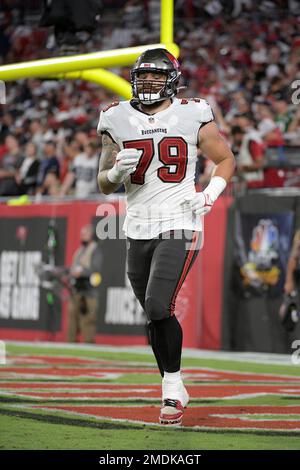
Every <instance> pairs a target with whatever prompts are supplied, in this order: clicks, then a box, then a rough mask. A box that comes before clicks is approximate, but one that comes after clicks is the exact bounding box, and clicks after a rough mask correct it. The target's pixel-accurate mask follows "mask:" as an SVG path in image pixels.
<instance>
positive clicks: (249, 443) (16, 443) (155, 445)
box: [0, 415, 300, 450]
mask: <svg viewBox="0 0 300 470" xmlns="http://www.w3.org/2000/svg"><path fill="white" fill-rule="evenodd" d="M0 429H1V437H0V449H1V450H4V449H6V450H7V449H10V450H13V449H15V450H16V449H27V450H30V449H34V450H38V449H42V450H47V449H51V450H56V449H65V450H67V449H68V450H69V449H70V450H75V449H76V450H78V449H82V450H86V449H87V450H88V449H95V450H124V449H126V450H135V449H139V450H141V449H142V450H154V449H157V450H166V449H169V450H211V449H221V450H237V449H242V450H248V449H249V450H254V449H256V450H273V449H277V450H279V449H280V450H292V449H294V450H295V449H299V442H300V437H297V436H282V435H280V436H274V435H271V436H268V435H260V434H258V435H254V434H251V438H250V434H243V433H238V434H237V433H234V432H232V433H224V434H223V433H208V432H194V431H182V430H180V429H166V428H164V429H161V428H157V429H156V428H154V427H152V428H151V429H150V428H149V429H143V428H141V429H131V430H130V447H128V433H129V431H128V429H120V430H118V431H117V435H118V437H117V439H116V430H115V429H92V428H83V427H78V426H70V425H58V424H48V423H43V422H38V421H35V420H33V419H27V418H17V417H12V416H4V415H2V416H1V415H0Z"/></svg>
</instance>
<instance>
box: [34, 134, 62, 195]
mask: <svg viewBox="0 0 300 470" xmlns="http://www.w3.org/2000/svg"><path fill="white" fill-rule="evenodd" d="M43 150H44V158H43V160H42V161H41V164H40V168H39V173H38V177H37V187H38V189H37V195H49V196H57V195H58V192H59V186H60V184H59V161H58V159H57V156H56V144H55V142H53V141H47V142H45V144H44V149H43Z"/></svg>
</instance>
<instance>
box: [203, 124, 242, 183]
mask: <svg viewBox="0 0 300 470" xmlns="http://www.w3.org/2000/svg"><path fill="white" fill-rule="evenodd" d="M198 145H199V148H200V149H201V151H202V153H203V154H204V155H205V156H206V157H207V158H209V159H210V160H212V161H213V162H214V164H215V165H216V168H215V171H214V176H219V177H221V178H223V179H224V180H225V181H226V183H228V182H229V181H230V179H231V177H232V175H233V173H234V170H235V158H234V155H233V153H232V151H231V150H230V148H229V146H228V144H227V142H226V141H225V139H224V137H223V136H222V135H221V134H220V132H219V129H218V127H217V125H216V124H215V123H214V122H209V123H207V124H206V125H205V126H202V127H200V129H199V132H198Z"/></svg>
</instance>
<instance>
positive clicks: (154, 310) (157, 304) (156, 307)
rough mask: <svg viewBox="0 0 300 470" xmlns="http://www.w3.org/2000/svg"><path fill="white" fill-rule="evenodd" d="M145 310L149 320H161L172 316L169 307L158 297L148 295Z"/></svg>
mask: <svg viewBox="0 0 300 470" xmlns="http://www.w3.org/2000/svg"><path fill="white" fill-rule="evenodd" d="M145 311H146V315H147V317H148V319H149V320H151V321H159V320H163V319H164V318H168V317H170V311H169V308H168V307H167V306H166V305H165V304H164V302H162V301H161V300H160V299H159V298H157V297H152V296H150V297H147V298H146V302H145Z"/></svg>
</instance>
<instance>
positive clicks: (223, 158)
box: [98, 49, 235, 424]
mask: <svg viewBox="0 0 300 470" xmlns="http://www.w3.org/2000/svg"><path fill="white" fill-rule="evenodd" d="M180 74H181V73H180V70H179V63H178V61H177V60H176V58H175V57H174V56H173V55H172V54H170V53H169V52H168V51H167V50H165V49H150V50H147V51H146V52H144V53H143V54H142V55H141V56H140V57H139V58H138V60H137V62H136V64H135V65H134V67H133V69H132V71H131V84H132V95H133V98H132V99H131V100H130V101H123V102H120V103H118V102H114V103H112V104H111V105H110V106H108V107H107V108H106V109H104V110H103V111H102V112H101V114H100V120H99V125H98V133H99V134H102V153H101V158H100V164H99V174H98V183H99V187H100V190H101V192H102V193H104V194H111V193H113V192H114V191H116V190H117V189H118V188H119V186H120V185H122V184H123V183H124V185H125V191H126V195H127V212H126V218H125V222H124V227H123V228H124V230H125V234H126V236H127V256H128V258H127V259H128V277H129V280H130V282H131V285H132V288H133V290H134V293H135V295H136V297H137V298H138V300H139V302H140V303H141V305H142V307H143V309H144V311H145V312H146V315H147V320H148V326H149V335H150V341H151V346H152V349H153V352H154V355H155V358H156V361H157V364H158V367H159V370H160V373H161V376H162V407H161V411H160V417H159V421H160V423H162V424H181V420H182V415H183V409H184V408H185V407H186V406H187V403H188V401H189V395H188V392H187V390H186V388H185V386H184V384H183V382H182V378H181V373H180V364H181V351H182V328H181V325H180V323H179V321H178V320H177V318H176V315H175V302H176V297H177V295H178V292H179V290H180V288H181V286H182V284H183V282H184V280H185V278H186V276H187V274H188V272H189V270H190V268H191V266H192V264H193V262H194V260H195V258H196V256H197V253H198V251H199V247H200V245H201V233H202V220H201V219H202V217H201V216H202V215H204V214H207V213H208V212H209V211H210V210H211V208H212V206H213V204H214V202H215V201H216V199H217V198H218V196H219V195H220V194H221V193H222V191H223V190H224V188H225V186H226V184H227V182H228V181H229V180H230V178H231V176H232V174H233V172H234V168H235V161H234V156H233V154H232V152H231V150H230V149H229V147H228V146H227V144H226V142H225V141H224V139H223V138H222V137H221V135H220V134H219V131H218V128H217V126H216V124H215V122H214V116H213V113H212V110H211V107H210V106H209V105H208V104H207V102H206V101H205V100H203V99H178V98H176V94H177V92H178V88H179V78H180ZM197 146H199V147H200V148H201V151H202V153H203V154H205V155H206V157H208V158H210V159H211V160H212V161H213V162H214V163H215V165H216V169H215V173H214V176H213V177H212V178H211V181H210V183H209V184H208V186H207V188H206V189H205V190H204V191H203V192H198V193H197V192H196V191H195V185H194V175H195V164H196V160H197Z"/></svg>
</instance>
